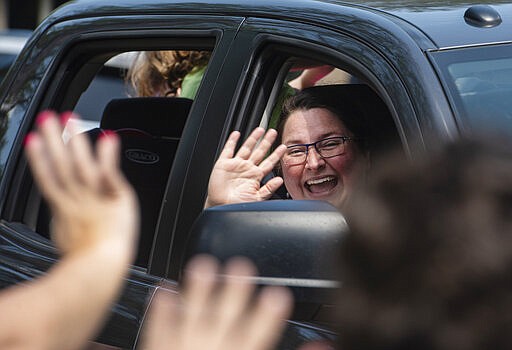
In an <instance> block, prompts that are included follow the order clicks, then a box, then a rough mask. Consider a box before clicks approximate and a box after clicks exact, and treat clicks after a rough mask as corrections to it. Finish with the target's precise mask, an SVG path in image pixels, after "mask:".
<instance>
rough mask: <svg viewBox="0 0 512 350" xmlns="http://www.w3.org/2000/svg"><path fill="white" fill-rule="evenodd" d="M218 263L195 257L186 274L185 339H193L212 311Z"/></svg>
mask: <svg viewBox="0 0 512 350" xmlns="http://www.w3.org/2000/svg"><path fill="white" fill-rule="evenodd" d="M218 269H219V266H218V262H217V261H216V260H215V259H214V258H212V257H209V256H206V255H200V256H197V257H195V258H194V259H193V260H192V261H191V262H190V263H189V264H188V265H187V269H186V273H185V281H184V289H183V300H184V308H185V312H184V317H183V320H182V325H183V328H182V329H183V330H184V334H183V336H184V337H185V338H187V337H193V336H194V334H195V333H197V330H198V327H199V329H200V328H201V326H202V325H204V324H205V323H208V322H207V317H206V316H207V314H208V312H209V311H210V309H211V306H210V305H209V304H210V303H211V301H212V296H213V292H214V289H215V285H216V279H217V272H218Z"/></svg>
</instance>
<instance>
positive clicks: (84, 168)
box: [61, 112, 98, 187]
mask: <svg viewBox="0 0 512 350" xmlns="http://www.w3.org/2000/svg"><path fill="white" fill-rule="evenodd" d="M71 118H73V119H79V117H78V115H76V114H73V113H72V112H65V113H62V115H61V121H62V123H63V125H65V124H66V121H68V120H69V119H71ZM73 125H74V124H73V123H69V124H68V125H67V126H66V128H68V129H69V131H70V134H71V135H73V136H72V137H71V139H70V140H69V142H68V148H69V152H70V160H71V161H72V162H73V166H74V169H75V173H76V177H77V178H78V179H79V180H81V181H82V182H83V183H84V184H85V185H86V186H94V187H96V186H97V183H98V168H97V164H96V161H95V159H94V154H93V149H92V146H91V142H90V141H89V139H88V137H87V135H85V134H84V133H79V132H77V131H76V130H75V129H74V126H73Z"/></svg>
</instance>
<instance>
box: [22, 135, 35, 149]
mask: <svg viewBox="0 0 512 350" xmlns="http://www.w3.org/2000/svg"><path fill="white" fill-rule="evenodd" d="M35 136H36V135H35V134H34V132H29V133H28V134H27V136H25V139H24V140H23V147H27V145H28V144H29V143H30V142H31V141H32V140H33V139H34V137H35Z"/></svg>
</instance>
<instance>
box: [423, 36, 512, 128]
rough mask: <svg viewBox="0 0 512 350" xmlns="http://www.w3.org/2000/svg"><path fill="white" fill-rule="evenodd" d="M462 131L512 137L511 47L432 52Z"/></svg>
mask: <svg viewBox="0 0 512 350" xmlns="http://www.w3.org/2000/svg"><path fill="white" fill-rule="evenodd" d="M431 57H433V59H434V61H435V63H436V65H437V67H438V69H439V70H440V73H441V75H442V80H443V82H444V85H445V86H446V88H447V90H448V95H449V97H450V99H451V100H452V103H453V105H454V107H455V110H456V114H457V117H458V119H459V122H460V123H459V124H460V125H461V127H462V129H463V130H465V131H469V132H470V133H474V132H477V131H482V130H483V131H492V132H498V133H502V134H503V133H505V134H506V135H508V136H510V135H512V45H510V44H508V45H495V46H487V47H478V48H464V49H454V50H448V51H442V52H436V53H432V56H431Z"/></svg>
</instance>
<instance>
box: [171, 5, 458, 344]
mask: <svg viewBox="0 0 512 350" xmlns="http://www.w3.org/2000/svg"><path fill="white" fill-rule="evenodd" d="M310 10H311V12H308V14H310V15H311V16H310V17H307V18H306V17H305V16H303V17H301V18H296V19H295V20H293V19H288V20H284V19H283V20H280V19H276V17H279V15H276V16H272V18H270V16H269V17H268V18H265V17H263V16H261V17H249V18H247V19H246V20H245V21H244V23H243V25H242V27H241V29H240V32H239V33H238V34H237V37H236V39H235V43H234V45H233V50H232V51H231V52H230V55H235V52H236V56H237V58H238V59H244V60H245V65H244V67H243V69H242V70H240V69H239V67H238V66H237V67H236V75H235V76H232V75H230V78H234V79H236V82H237V86H236V93H235V94H232V95H231V90H229V93H230V94H229V96H233V98H232V99H231V105H230V106H229V109H228V110H223V111H222V112H223V113H224V112H227V121H226V123H225V124H224V125H223V126H222V125H218V126H217V128H216V129H215V137H219V138H220V139H224V140H225V138H226V137H227V134H228V133H229V131H231V130H240V131H241V132H242V135H243V136H244V135H245V136H247V135H248V133H249V132H250V131H251V130H252V129H253V128H254V127H256V126H258V125H261V126H264V127H268V125H269V118H270V117H269V116H268V115H269V114H270V113H271V111H272V109H273V108H275V105H276V100H277V97H278V95H279V93H280V91H281V89H282V86H283V84H286V82H287V79H288V77H289V76H290V75H291V74H293V73H294V70H297V69H301V68H302V69H303V68H304V67H314V66H321V65H330V66H332V67H334V68H335V70H336V71H337V72H338V73H339V74H342V75H344V77H345V78H346V79H345V80H343V79H341V78H335V79H338V80H334V83H340V82H341V80H343V82H342V83H344V84H345V83H349V84H350V83H351V82H352V83H353V82H358V83H364V84H367V85H369V86H370V87H371V88H372V89H373V90H374V91H375V92H376V93H377V94H378V95H379V96H380V98H381V99H382V100H383V102H384V103H385V105H386V106H387V109H388V110H387V111H386V113H383V115H382V116H379V117H377V116H376V118H375V120H374V121H373V123H374V124H375V125H374V126H375V128H376V129H379V128H380V130H381V131H382V133H381V134H379V140H378V141H379V145H380V147H381V150H382V151H384V150H385V149H389V148H394V147H396V146H398V147H401V148H402V149H403V151H404V153H406V154H407V155H408V156H411V157H414V156H416V155H419V154H421V153H422V152H424V151H425V140H430V139H431V137H433V136H430V135H431V134H430V132H429V131H428V130H427V129H428V128H430V127H431V126H425V125H422V123H424V121H422V120H421V118H420V117H419V116H418V114H417V111H418V109H417V106H415V105H416V104H417V103H418V101H417V100H416V98H415V97H414V96H411V93H410V91H408V86H407V85H408V84H413V85H414V84H416V86H417V85H418V84H420V82H418V81H415V80H417V79H420V80H421V79H423V78H425V77H422V78H417V77H409V78H407V79H404V78H403V77H402V76H400V74H399V73H398V72H397V67H396V66H394V65H393V64H391V63H390V60H389V58H388V57H386V56H385V55H384V54H383V53H382V52H380V51H379V50H378V49H377V48H376V47H377V46H379V45H381V44H382V43H381V42H379V40H381V39H382V36H383V34H382V32H381V31H380V28H378V27H377V26H376V25H375V23H374V22H372V21H376V19H375V17H374V16H372V15H365V13H364V12H362V11H353V10H351V9H350V8H347V9H346V13H345V12H344V9H343V8H342V7H339V6H338V7H337V11H338V12H337V13H331V14H328V13H326V14H324V15H323V17H322V15H320V13H321V12H322V11H321V10H316V9H310ZM304 12H307V11H304ZM315 15H318V16H317V17H318V18H316V20H314V19H315ZM283 17H284V16H283ZM312 18H313V19H312ZM308 22H309V23H308ZM337 22H339V23H338V24H336V25H332V26H331V27H329V24H330V23H331V24H332V23H337ZM340 28H344V29H343V30H341V29H340ZM359 31H365V32H364V34H362V35H361V32H359ZM386 34H388V33H386ZM362 37H365V38H372V37H374V40H376V41H368V40H365V39H364V38H362ZM387 40H388V43H387V44H386V45H390V46H391V45H395V44H396V43H397V42H399V39H397V38H395V37H390V38H388V39H387ZM407 44H408V45H411V47H415V50H416V51H415V54H416V55H422V53H421V50H420V49H419V48H418V47H417V46H414V45H413V43H412V41H408V42H407ZM404 45H405V44H404ZM381 46H382V45H381ZM229 57H230V56H228V60H229ZM408 59H411V58H410V57H409V58H408ZM401 65H404V62H402V63H401ZM223 73H225V74H226V76H227V75H228V74H229V73H227V72H224V71H223ZM425 76H427V74H426V73H425ZM429 79H430V78H429ZM331 83H332V82H331ZM222 92H223V89H220V88H218V86H217V87H216V89H215V91H214V93H213V96H212V99H216V98H218V99H222V98H225V96H223V94H222ZM423 98H424V96H417V99H419V100H422V99H423ZM421 106H422V107H421V109H423V110H424V111H426V110H428V111H429V114H430V113H432V110H431V106H430V105H421ZM211 107H212V108H210V109H208V110H207V112H206V113H207V114H206V116H205V120H206V119H207V118H209V117H211V120H212V121H213V120H214V119H215V118H216V111H214V110H213V106H211ZM435 108H436V107H434V109H435ZM448 117H449V115H448ZM429 124H430V123H429ZM441 124H442V123H441ZM210 127H213V124H211V125H209V127H208V130H210ZM384 130H386V132H384ZM208 132H209V131H206V130H205V131H204V132H203V131H202V130H201V131H200V136H198V137H199V138H201V137H204V138H206V137H207V133H208ZM435 137H439V138H441V139H442V138H445V134H444V133H443V132H441V133H440V134H436V135H435ZM221 144H222V142H220V143H219V145H218V146H217V148H216V149H215V150H209V151H208V153H207V155H206V157H202V155H204V153H201V157H200V156H199V155H197V156H196V155H194V157H193V158H192V159H191V161H190V167H189V169H190V170H189V172H190V174H194V173H203V172H208V171H209V169H211V166H212V165H213V160H214V159H215V157H214V156H213V154H215V152H216V154H218V152H219V150H220V145H221ZM206 186H207V183H206V182H204V179H201V180H198V179H196V178H194V177H193V176H189V177H187V178H186V181H185V183H184V193H197V192H199V193H205V192H206ZM196 197H197V195H194V196H191V198H196ZM203 198H204V197H203ZM203 203H204V201H203V202H200V203H197V202H193V201H190V200H188V198H187V197H183V201H182V202H181V203H180V205H181V209H180V210H181V211H190V212H197V211H198V210H200V208H199V206H200V205H202V204H203ZM192 223H193V218H191V217H185V216H183V217H180V218H179V219H178V221H177V222H176V225H177V226H176V227H177V231H176V232H182V234H181V235H182V237H181V238H178V240H175V242H174V243H175V244H176V245H175V246H173V249H172V251H171V256H170V257H169V264H168V266H167V269H168V270H167V274H168V276H173V275H176V274H178V273H179V271H180V268H181V265H180V264H181V261H182V260H183V256H182V254H180V252H182V251H183V249H182V248H180V247H182V246H183V245H184V244H185V243H184V242H186V241H187V237H186V234H187V232H189V231H190V226H191V225H192ZM308 307H309V308H308ZM308 307H304V309H301V310H300V312H298V313H297V314H296V315H295V318H294V319H292V320H290V322H289V327H288V328H287V331H286V334H285V336H284V338H283V342H282V344H281V345H280V347H279V348H280V349H295V348H297V346H299V345H301V344H302V343H304V342H306V341H311V340H325V341H332V340H333V339H334V337H335V335H334V332H333V330H334V329H335V328H336V327H335V326H334V324H333V318H332V307H331V305H329V304H328V303H326V304H321V305H318V304H314V303H312V305H309V306H308ZM298 315H300V316H298Z"/></svg>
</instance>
